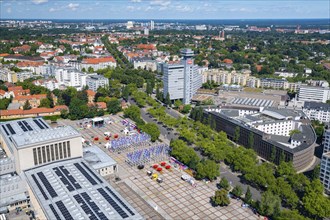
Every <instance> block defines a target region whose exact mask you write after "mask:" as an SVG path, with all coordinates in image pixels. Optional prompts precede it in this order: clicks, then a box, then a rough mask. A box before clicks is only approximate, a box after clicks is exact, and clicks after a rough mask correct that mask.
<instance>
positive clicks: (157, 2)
mask: <svg viewBox="0 0 330 220" xmlns="http://www.w3.org/2000/svg"><path fill="white" fill-rule="evenodd" d="M169 4H171V1H162V0H153V1H151V2H150V5H159V6H163V7H167V6H168V5H169Z"/></svg>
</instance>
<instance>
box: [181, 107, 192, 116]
mask: <svg viewBox="0 0 330 220" xmlns="http://www.w3.org/2000/svg"><path fill="white" fill-rule="evenodd" d="M190 109H191V105H185V106H184V107H183V109H182V113H184V114H187V113H189V111H190Z"/></svg>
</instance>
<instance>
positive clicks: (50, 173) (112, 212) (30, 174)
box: [24, 158, 143, 220]
mask: <svg viewBox="0 0 330 220" xmlns="http://www.w3.org/2000/svg"><path fill="white" fill-rule="evenodd" d="M24 174H25V176H26V180H27V182H28V184H29V186H30V188H31V190H32V192H33V194H34V196H35V197H36V199H37V201H38V203H39V205H40V206H41V208H42V210H43V212H44V214H45V216H46V218H47V219H60V220H76V219H95V220H103V219H114V220H119V219H132V220H138V219H143V218H142V216H141V215H140V214H139V213H138V212H137V211H136V210H135V209H134V208H133V207H132V206H131V205H130V204H128V203H127V201H126V200H124V199H123V197H121V195H120V194H119V193H118V192H117V191H116V190H114V189H113V188H112V186H111V185H110V184H109V183H107V182H106V180H104V179H103V178H102V177H101V176H100V175H99V174H98V173H97V172H95V171H94V170H93V169H91V168H89V166H88V165H87V163H86V162H85V161H84V160H83V159H81V158H75V159H70V160H66V161H59V162H54V163H50V164H47V165H45V166H40V167H36V168H33V169H30V170H27V171H25V172H24Z"/></svg>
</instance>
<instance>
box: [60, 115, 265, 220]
mask: <svg viewBox="0 0 330 220" xmlns="http://www.w3.org/2000/svg"><path fill="white" fill-rule="evenodd" d="M123 120H124V119H123V118H121V117H119V116H117V115H115V116H108V117H106V118H105V120H104V122H105V123H104V126H102V127H93V126H84V125H83V122H84V120H81V121H69V120H60V121H59V122H58V124H57V126H61V125H71V126H73V127H74V128H76V129H77V130H79V131H80V132H81V134H82V136H83V138H84V139H85V140H86V141H87V142H89V143H90V144H92V145H96V146H99V147H100V148H101V149H103V150H104V151H105V152H107V153H108V154H109V156H110V157H112V158H113V159H114V160H115V161H117V163H118V165H119V170H118V173H117V174H115V175H113V176H110V177H106V179H107V180H109V181H110V184H111V185H112V186H114V188H115V189H117V190H118V191H119V192H121V193H125V192H126V191H127V190H132V191H134V193H133V195H128V194H132V193H125V194H126V195H127V196H128V197H129V198H127V200H128V201H129V202H130V203H131V204H132V206H133V207H134V208H135V209H136V210H138V211H139V212H140V210H141V209H139V208H137V207H138V206H140V207H141V204H143V206H145V208H146V209H147V208H148V209H150V208H151V209H150V211H149V212H145V211H143V210H141V212H140V213H141V215H142V216H143V217H145V218H146V219H151V218H152V219H158V218H162V217H163V218H165V219H258V216H257V215H255V214H254V213H253V212H252V210H251V209H249V208H244V207H242V201H241V200H235V199H231V203H230V205H229V206H227V207H213V206H212V205H211V203H210V197H211V196H213V195H214V191H215V190H216V189H217V188H216V183H215V182H211V183H205V182H203V181H195V183H196V185H195V186H192V185H190V184H189V183H188V182H185V181H184V180H182V179H181V176H182V175H183V174H186V173H185V172H184V171H183V170H181V169H179V166H176V165H174V164H173V163H170V161H169V157H168V156H166V154H165V153H163V154H161V155H159V157H155V158H154V159H152V157H151V159H150V160H147V162H146V161H141V163H144V168H143V169H138V167H137V166H135V165H134V166H132V165H129V164H128V163H127V155H128V154H129V153H132V152H136V151H139V150H140V151H141V150H142V151H143V150H145V149H150V148H152V147H153V146H159V145H162V144H164V143H151V142H150V141H146V142H143V143H142V144H141V143H140V144H132V145H131V146H128V147H125V148H123V149H122V150H109V149H107V147H106V146H105V145H106V143H107V142H108V140H106V139H107V138H106V136H105V135H104V134H105V133H106V132H110V135H109V136H111V137H110V140H112V139H113V138H114V136H117V139H118V140H119V139H120V138H123V137H127V136H126V134H125V128H126V126H127V124H124V123H123ZM125 120H127V119H125ZM127 121H128V122H130V123H131V125H132V124H133V123H132V121H130V120H127ZM131 125H129V126H131ZM129 126H128V127H129ZM132 132H133V131H132ZM107 134H108V133H107ZM127 135H129V134H127ZM85 145H86V144H85ZM161 162H166V164H168V165H170V166H171V168H170V169H165V166H163V167H162V168H163V169H162V171H160V172H159V171H157V170H156V169H154V168H153V165H155V164H157V165H159V167H161V165H160V164H161ZM148 171H152V172H153V173H156V174H157V176H158V177H160V178H161V179H162V180H163V182H162V183H159V182H158V181H156V178H155V179H152V177H153V176H152V175H151V176H149V175H147V172H148ZM126 195H125V196H126ZM148 205H149V207H146V206H148ZM155 211H157V212H155ZM160 215H161V216H162V217H161V216H160Z"/></svg>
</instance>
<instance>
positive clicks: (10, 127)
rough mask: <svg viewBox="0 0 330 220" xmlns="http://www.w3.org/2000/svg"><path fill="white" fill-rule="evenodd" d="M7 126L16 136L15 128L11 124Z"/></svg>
mask: <svg viewBox="0 0 330 220" xmlns="http://www.w3.org/2000/svg"><path fill="white" fill-rule="evenodd" d="M6 126H7V128H8V129H9V131H10V133H11V134H16V132H15V131H14V129H13V127H12V126H11V125H10V124H6Z"/></svg>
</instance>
